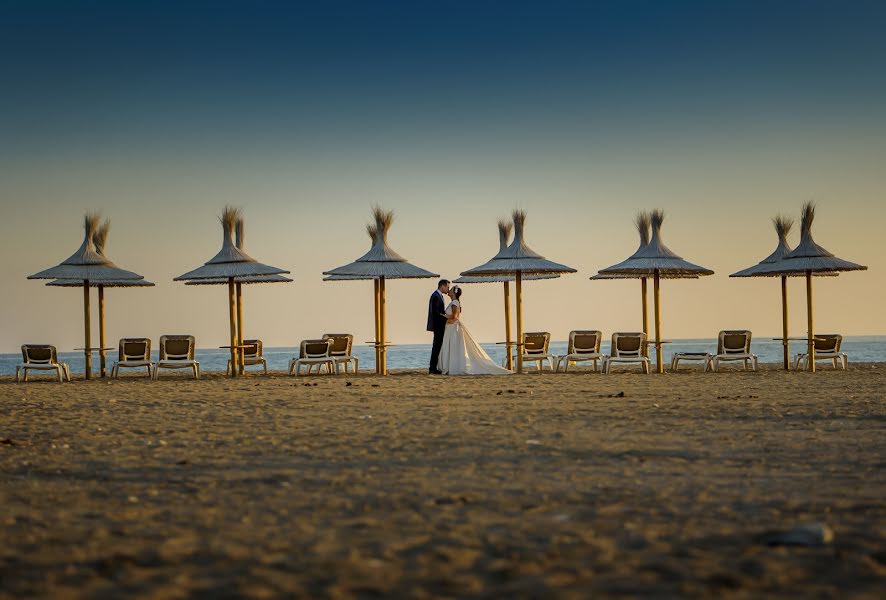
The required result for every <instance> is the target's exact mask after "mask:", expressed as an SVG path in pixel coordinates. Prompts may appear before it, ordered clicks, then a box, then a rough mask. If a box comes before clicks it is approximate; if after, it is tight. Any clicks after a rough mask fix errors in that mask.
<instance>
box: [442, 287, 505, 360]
mask: <svg viewBox="0 0 886 600" xmlns="http://www.w3.org/2000/svg"><path fill="white" fill-rule="evenodd" d="M461 296H462V290H461V288H460V287H459V286H457V285H453V286H451V287H450V285H449V281H447V280H446V279H441V280H440V282H439V283H438V284H437V289H436V290H435V291H434V293H433V294H431V299H430V301H429V303H428V331H431V332H433V334H434V345H433V347H432V349H431V365H430V368H429V369H428V372H429V373H431V374H436V375H508V374H510V373H511V372H510V371H509V370H507V369H505V368H504V367H500V366H498V365H497V364H495V362H494V361H493V360H492V359H491V358H489V355H488V354H486V351H485V350H483V348H481V347H480V344H478V343H477V342H475V341H474V338H473V337H471V334H470V332H468V330H467V328H466V327H465V324H464V322H463V321H462V319H461V314H462V309H461ZM447 298H448V299H449V301H448V304H447V300H446V299H447Z"/></svg>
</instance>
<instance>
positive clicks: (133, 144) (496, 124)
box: [0, 0, 886, 352]
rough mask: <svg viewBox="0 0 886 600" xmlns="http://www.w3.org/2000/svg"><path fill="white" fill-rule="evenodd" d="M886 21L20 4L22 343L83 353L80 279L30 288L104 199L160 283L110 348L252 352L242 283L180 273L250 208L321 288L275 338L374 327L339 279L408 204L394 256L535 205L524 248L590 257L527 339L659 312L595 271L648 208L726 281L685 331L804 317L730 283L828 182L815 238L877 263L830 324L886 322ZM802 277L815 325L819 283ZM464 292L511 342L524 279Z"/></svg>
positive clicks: (696, 303)
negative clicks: (141, 342) (376, 218)
mask: <svg viewBox="0 0 886 600" xmlns="http://www.w3.org/2000/svg"><path fill="white" fill-rule="evenodd" d="M884 29H886V4H884V3H883V2H878V1H870V2H865V1H817V0H804V1H797V2H792V1H781V2H779V1H754V0H750V1H738V0H736V1H729V0H724V1H720V2H704V1H698V2H689V1H681V0H675V1H669V2H651V1H641V0H613V1H611V2H579V1H577V2H561V1H545V2H486V1H482V0H480V1H476V0H475V1H472V2H422V1H418V2H383V1H377V2H334V1H333V2H315V3H298V2H271V1H260V0H259V1H252V2H245V1H244V2H225V1H212V2H198V1H194V2H166V1H160V0H152V1H150V2H139V1H131V2H123V3H121V2H108V1H97V0H96V1H90V0H80V1H70V0H65V1H55V2H49V1H42V0H20V1H14V0H0V73H2V93H0V132H2V138H0V139H2V143H0V245H2V246H0V250H2V251H0V275H2V281H3V285H4V292H5V293H4V294H3V305H2V306H3V309H2V310H0V352H15V351H17V349H18V347H19V346H20V345H21V344H22V343H25V342H49V343H54V344H55V345H57V346H58V347H59V348H60V349H62V350H69V349H72V348H75V347H80V346H82V342H83V325H82V300H81V298H82V294H81V293H80V292H79V291H78V290H70V289H53V288H46V287H45V286H44V285H43V283H42V282H39V281H29V280H27V279H26V277H27V276H28V275H29V274H32V273H35V272H37V271H39V270H42V269H45V268H47V267H50V266H53V265H55V264H58V263H59V262H61V261H62V260H64V259H65V258H67V257H68V256H69V255H70V254H71V253H73V252H74V251H75V250H76V249H77V248H78V247H79V245H80V242H81V241H82V215H83V214H84V213H85V212H86V211H101V212H102V214H103V215H104V216H105V217H107V218H109V219H110V220H111V222H112V226H111V234H110V239H109V242H108V247H107V254H108V255H109V256H110V257H111V258H112V259H113V260H114V262H115V263H117V264H118V265H119V266H121V267H123V268H126V269H130V270H134V271H137V272H138V273H141V274H143V275H144V276H145V277H146V278H147V279H148V280H151V281H154V282H156V284H157V285H156V287H154V288H150V289H132V290H110V291H108V293H107V322H108V337H109V340H110V341H111V343H112V344H113V343H114V340H116V339H117V338H119V337H124V336H149V337H152V338H154V339H155V340H156V339H157V338H158V337H159V336H160V335H162V334H165V333H192V334H194V335H195V336H197V339H198V345H199V346H201V347H207V348H208V347H215V346H219V345H222V344H224V343H226V337H227V305H226V302H227V298H226V294H225V291H224V290H223V289H222V288H216V287H200V288H194V287H189V286H184V285H182V284H181V283H176V282H173V281H172V279H173V277H175V276H177V275H180V274H182V273H184V272H186V271H189V270H191V269H193V268H195V267H197V266H199V265H201V264H202V263H203V262H205V261H206V260H209V259H210V258H211V257H212V256H214V254H215V253H216V252H217V251H218V249H219V247H220V231H219V229H220V228H219V225H218V220H217V216H218V215H219V214H220V212H221V211H222V209H223V208H224V206H225V205H226V204H231V205H234V206H239V207H242V209H243V212H244V216H245V218H246V229H247V239H246V249H247V251H248V252H249V253H250V254H251V255H252V256H254V257H255V258H257V259H258V260H260V261H262V262H265V263H269V264H272V265H275V266H280V267H282V268H285V269H288V270H290V271H291V272H292V274H293V275H292V276H293V278H294V279H295V282H294V283H292V284H289V285H268V286H250V287H249V288H248V289H247V290H246V315H245V333H246V336H247V337H253V336H254V337H260V338H262V339H263V340H264V342H265V345H266V346H291V345H297V344H298V342H299V341H300V340H301V339H305V338H311V337H316V336H318V335H320V334H322V333H324V332H327V331H350V332H353V333H354V334H355V336H356V339H357V340H358V341H364V340H369V339H370V338H371V337H372V331H373V326H372V310H373V309H372V291H371V290H372V285H371V283H358V282H349V283H324V282H322V281H321V280H322V275H321V273H322V272H323V271H325V270H328V269H331V268H334V267H336V266H340V265H342V264H345V263H348V262H350V261H352V260H354V259H356V258H357V257H358V256H360V255H362V254H363V253H364V252H365V251H366V250H367V249H368V246H369V243H368V239H367V238H366V235H365V233H364V225H365V223H366V222H367V220H368V218H369V211H370V207H371V206H372V205H373V204H379V205H381V206H383V207H385V208H387V209H391V210H394V211H395V213H396V216H397V222H396V223H395V225H394V227H393V229H392V230H391V233H390V244H391V246H392V247H393V248H394V249H395V250H396V251H397V252H399V253H400V254H402V255H403V256H405V257H406V258H408V259H409V260H410V261H411V262H413V263H414V264H416V265H418V266H421V267H423V268H426V269H429V270H431V271H433V272H435V273H440V274H441V275H443V276H446V277H450V278H454V277H457V276H458V274H459V272H461V271H464V270H466V269H468V268H471V267H474V266H476V265H478V264H481V263H483V262H485V261H486V260H488V259H489V258H490V257H491V256H492V255H493V254H495V252H496V251H497V246H498V242H497V231H496V225H495V223H496V221H497V219H499V218H502V217H506V216H508V215H509V214H510V212H511V211H512V210H513V209H514V208H522V209H525V210H526V211H527V212H528V215H529V216H528V221H527V230H526V240H527V242H528V244H529V245H530V246H531V247H532V248H533V249H535V250H536V251H538V252H540V253H541V254H543V255H545V256H546V257H547V258H550V259H552V260H555V261H557V262H561V263H565V264H567V265H570V266H572V267H574V268H576V269H578V273H577V274H574V275H568V276H564V277H562V278H561V279H558V280H554V281H543V282H534V283H528V284H527V285H526V288H525V303H524V312H525V322H526V328H527V330H545V331H550V332H551V333H552V334H553V337H554V338H555V339H561V340H562V339H566V337H567V336H568V332H569V331H570V330H572V329H601V330H603V331H604V333H605V334H607V335H608V334H609V333H610V332H612V331H619V330H620V331H625V330H628V331H629V330H637V329H638V328H639V326H640V308H639V283H637V282H591V281H589V280H588V277H589V276H590V275H592V274H594V273H595V272H596V271H597V270H598V269H600V268H603V267H605V266H608V265H610V264H613V263H615V262H619V261H621V260H623V259H624V258H625V257H627V256H628V255H630V254H631V253H632V252H633V251H634V250H635V249H636V246H637V238H636V233H635V232H634V229H633V226H632V218H633V215H634V214H635V213H636V212H637V211H638V210H645V209H652V208H661V209H663V210H664V211H665V212H666V214H667V218H666V220H665V224H664V229H663V236H664V240H665V242H666V243H667V244H668V245H669V246H670V248H671V249H672V250H674V251H676V252H677V253H678V254H680V255H682V256H683V257H684V258H686V259H688V260H690V261H692V262H695V263H698V264H702V265H704V266H707V267H709V268H711V269H713V270H714V271H715V272H716V274H715V275H714V276H712V277H708V278H704V279H701V280H698V281H673V282H665V283H664V284H663V286H662V301H663V307H662V311H663V322H664V329H663V335H664V337H665V338H689V337H714V336H716V333H717V331H719V330H720V329H727V328H748V329H751V330H753V331H754V332H755V334H756V335H758V336H771V335H776V334H778V333H779V332H780V328H781V320H780V318H781V313H780V305H779V286H778V283H777V281H776V280H769V279H764V280H745V279H738V280H737V279H730V278H729V277H728V274H729V273H732V272H734V271H737V270H739V269H742V268H744V267H747V266H749V265H751V264H754V263H756V262H757V261H759V260H760V259H762V258H764V257H765V256H767V255H768V254H769V253H770V252H771V251H772V250H773V248H774V246H775V237H774V233H773V230H772V227H771V224H770V218H771V217H773V216H774V215H775V214H776V213H779V212H783V213H787V214H789V215H794V216H796V217H799V211H800V207H801V205H802V203H803V202H806V201H810V200H811V201H815V202H817V203H818V214H817V221H816V223H815V228H814V232H815V237H816V240H817V241H818V242H819V243H820V244H821V245H823V246H825V247H826V248H828V249H829V250H831V251H832V252H834V253H835V254H837V255H838V256H840V257H842V258H845V259H848V260H853V261H856V262H861V263H862V264H866V265H868V266H869V267H870V270H869V271H867V272H863V273H848V274H844V275H841V276H840V277H837V278H827V279H822V280H819V281H816V287H815V292H816V297H815V309H816V323H817V328H818V330H819V331H820V332H821V331H825V330H827V331H834V332H841V333H843V334H844V335H864V334H886V317H884V311H883V310H882V307H883V306H884V301H886V282H884V280H883V277H882V272H883V269H884V267H886V242H884V240H883V234H882V229H883V222H884V221H886V202H884V196H886V36H884V35H883V34H882V32H883V31H884ZM796 236H797V234H796V233H795V234H794V236H793V237H792V240H791V241H792V242H793V243H796V241H797V238H796ZM434 286H435V282H434V281H430V280H427V281H395V282H391V283H390V284H389V286H388V317H389V326H388V330H389V338H390V339H391V340H392V341H394V342H396V343H421V342H429V341H430V335H429V334H427V333H426V332H425V331H424V325H425V316H426V311H427V296H428V295H429V294H430V293H431V291H433V289H434ZM789 293H790V299H791V305H790V308H791V319H792V324H791V333H792V334H794V335H803V334H804V333H805V329H806V327H805V301H804V288H803V284H802V282H801V281H800V280H796V281H792V282H791V285H790V290H789ZM462 303H463V305H464V315H463V316H464V320H465V321H466V323H467V324H468V326H469V328H470V330H471V331H472V333H473V334H474V335H475V337H477V338H479V339H480V340H482V341H489V342H493V341H499V340H501V339H502V338H503V331H502V329H503V319H502V307H501V304H502V300H501V287H500V286H498V285H474V286H470V287H469V288H466V289H465V294H464V297H463V299H462Z"/></svg>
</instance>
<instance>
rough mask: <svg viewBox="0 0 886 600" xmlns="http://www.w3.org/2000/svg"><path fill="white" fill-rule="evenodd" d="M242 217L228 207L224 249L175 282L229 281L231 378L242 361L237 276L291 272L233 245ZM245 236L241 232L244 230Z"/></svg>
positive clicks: (235, 374)
mask: <svg viewBox="0 0 886 600" xmlns="http://www.w3.org/2000/svg"><path fill="white" fill-rule="evenodd" d="M240 219H241V216H240V210H239V209H236V208H232V207H230V206H228V207H225V210H224V212H223V213H222V215H221V217H220V219H219V220H220V221H221V226H222V247H221V250H220V251H219V252H218V254H216V255H215V256H214V257H213V258H212V259H210V260H209V261H207V262H206V263H205V264H204V265H203V266H202V267H198V268H196V269H194V270H193V271H188V272H187V273H185V274H184V275H179V276H178V277H176V278H175V279H174V281H206V280H213V279H224V280H226V281H227V284H228V319H229V327H230V349H231V377H236V376H237V374H238V373H237V371H238V369H236V368H234V365H237V364H239V362H238V356H239V354H240V352H239V350H240V348H239V346H241V345H242V344H239V343H238V337H237V316H236V300H235V298H236V287H237V281H236V280H237V278H238V277H254V276H263V275H282V274H285V273H289V271H286V270H284V269H280V268H277V267H272V266H269V265H265V264H262V263H260V262H258V261H257V260H255V259H254V258H252V257H251V256H249V255H248V254H246V252H244V251H243V250H240V249H239V248H237V247H236V245H235V244H234V230H235V229H236V226H237V221H238V220H240ZM241 235H242V231H241Z"/></svg>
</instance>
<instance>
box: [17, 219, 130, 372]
mask: <svg viewBox="0 0 886 600" xmlns="http://www.w3.org/2000/svg"><path fill="white" fill-rule="evenodd" d="M98 221H99V217H98V215H96V214H87V215H86V218H85V220H84V230H85V231H84V233H85V236H84V238H83V243H82V244H81V245H80V248H79V249H78V250H77V252H75V253H74V254H72V255H71V256H70V258H68V259H67V260H65V261H64V262H62V263H61V264H59V265H57V266H55V267H52V268H50V269H46V270H45V271H40V272H39V273H35V274H33V275H30V276H29V277H28V279H68V280H76V281H82V282H83V283H82V286H83V326H84V344H83V346H84V350H83V353H84V357H85V363H86V379H92V335H91V328H90V323H89V321H90V318H91V316H90V307H89V288H90V286H91V285H93V284H94V283H96V282H99V281H104V282H114V281H121V280H126V281H131V280H140V279H144V278H143V277H142V276H141V275H139V274H137V273H133V272H132V271H126V270H124V269H121V268H120V267H118V266H117V265H115V264H114V263H112V262H111V261H110V260H109V259H108V258H107V257H106V256H102V255H101V254H99V253H98V252H96V251H95V246H94V241H93V237H94V236H95V232H96V231H97V230H98ZM78 287H79V286H78Z"/></svg>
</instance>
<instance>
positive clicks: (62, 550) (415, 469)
mask: <svg viewBox="0 0 886 600" xmlns="http://www.w3.org/2000/svg"><path fill="white" fill-rule="evenodd" d="M884 389H886V365H883V364H879V365H870V364H868V365H854V366H851V368H850V370H849V371H848V372H832V371H829V370H828V371H822V372H820V373H818V374H816V375H810V374H806V373H784V372H782V371H780V370H776V369H775V368H774V367H771V366H767V367H764V370H763V372H761V373H744V372H740V371H730V372H723V373H719V374H702V373H700V372H698V371H694V372H687V373H678V374H668V375H665V376H642V375H640V374H636V373H624V374H613V375H611V376H602V375H595V374H591V373H588V371H586V370H583V371H581V372H579V373H576V374H572V373H570V374H568V375H564V374H559V375H549V374H547V375H542V376H540V375H538V374H530V375H526V376H520V377H517V376H514V377H503V378H495V377H475V378H455V377H451V378H445V377H429V376H427V375H423V374H418V373H396V374H394V375H392V376H390V377H388V378H379V377H375V376H356V377H355V376H341V377H336V378H330V377H323V376H320V377H316V376H315V377H310V378H299V379H295V378H290V377H286V376H283V375H281V374H276V375H273V376H271V377H262V376H250V377H248V378H245V379H242V380H237V381H232V380H228V379H225V378H222V377H221V376H219V375H209V376H208V377H206V379H204V380H202V381H199V382H195V381H189V380H186V379H184V378H183V377H176V376H175V375H171V376H164V379H163V380H161V381H159V382H147V381H143V380H135V379H132V380H126V381H114V382H103V381H93V382H89V383H86V382H83V381H78V382H74V383H73V384H64V385H61V384H57V383H50V382H46V383H42V382H41V383H29V384H18V385H16V384H13V383H12V382H11V380H10V378H8V377H6V378H3V379H2V382H0V506H2V518H0V540H2V544H0V597H3V598H18V597H23V596H44V597H49V596H52V597H105V598H111V597H121V596H122V595H124V594H125V595H129V596H132V597H155V598H160V597H162V598H176V597H187V596H203V597H234V596H248V597H278V596H289V597H332V598H371V597H380V596H390V597H415V598H430V597H527V598H530V597H564V598H587V597H636V596H642V597H672V596H694V597H712V598H713V597H740V598H751V597H760V596H764V595H766V596H771V597H793V598H798V597H805V598H810V597H825V598H829V597H834V598H837V597H840V598H843V597H852V598H866V597H870V598H875V597H882V596H881V594H882V592H883V589H884V585H886V545H884V540H886V505H884V497H886V470H884V467H886V458H884V457H886V403H884V391H883V390H884ZM808 523H818V524H823V525H825V526H826V527H827V528H829V529H830V530H831V531H832V532H833V540H832V541H829V542H827V543H823V544H821V545H812V546H790V545H783V544H781V543H779V539H780V538H779V535H778V534H777V532H782V531H787V530H790V529H791V528H793V527H795V526H797V525H801V524H808Z"/></svg>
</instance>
